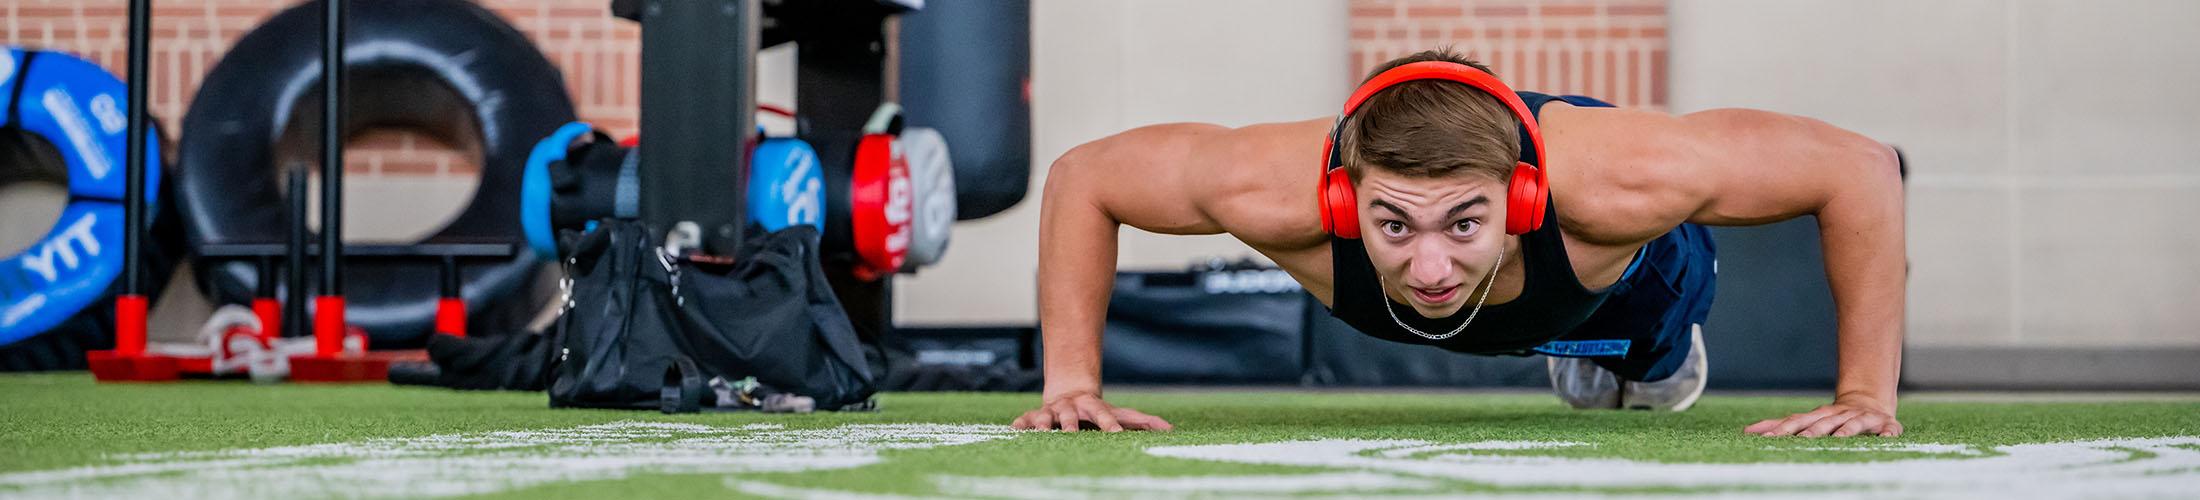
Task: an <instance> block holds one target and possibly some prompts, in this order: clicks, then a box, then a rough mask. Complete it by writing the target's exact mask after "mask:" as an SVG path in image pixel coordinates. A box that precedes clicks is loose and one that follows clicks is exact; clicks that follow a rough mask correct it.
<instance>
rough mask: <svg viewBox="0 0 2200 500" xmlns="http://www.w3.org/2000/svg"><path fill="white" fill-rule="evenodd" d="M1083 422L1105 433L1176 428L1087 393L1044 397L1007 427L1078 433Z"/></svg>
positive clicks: (1154, 417) (1158, 419)
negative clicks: (1033, 408) (1038, 403)
mask: <svg viewBox="0 0 2200 500" xmlns="http://www.w3.org/2000/svg"><path fill="white" fill-rule="evenodd" d="M1082 422H1091V423H1092V425H1093V426H1094V427H1096V428H1098V429H1100V430H1102V431H1107V432H1122V431H1124V430H1134V431H1166V430H1171V429H1175V428H1176V426H1173V425H1169V422H1168V421H1165V420H1162V419H1161V417H1156V416H1153V415H1147V414H1144V413H1139V412H1138V410H1133V409H1130V408H1122V407H1118V406H1115V405H1111V404H1108V402H1107V401H1101V400H1100V396H1099V395H1097V394H1093V393H1090V392H1073V393H1069V394H1063V395H1061V396H1057V397H1051V398H1047V401H1046V402H1045V403H1044V404H1041V405H1039V409H1036V410H1031V411H1027V412H1024V416H1021V417H1016V423H1013V424H1010V426H1012V427H1015V428H1018V429H1039V430H1050V429H1057V428H1059V429H1061V431H1062V432H1077V428H1078V427H1079V426H1080V425H1082V424H1081V423H1082Z"/></svg>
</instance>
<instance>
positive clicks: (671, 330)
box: [549, 219, 877, 413]
mask: <svg viewBox="0 0 2200 500" xmlns="http://www.w3.org/2000/svg"><path fill="white" fill-rule="evenodd" d="M748 231H749V234H748V237H746V238H744V240H745V241H744V243H743V244H744V245H745V248H744V249H743V251H742V252H741V253H740V255H742V257H741V258H740V259H739V260H737V261H736V260H730V259H728V260H719V259H715V258H712V257H708V256H699V255H695V254H687V255H674V254H672V253H671V252H667V251H666V250H664V248H665V247H664V245H662V243H661V240H659V239H658V238H653V237H650V236H649V235H653V234H665V233H664V232H663V231H660V230H656V229H655V228H650V227H648V226H646V225H644V224H642V223H639V222H635V221H628V220H619V219H603V220H600V221H599V223H598V225H597V227H596V228H595V229H594V230H592V231H589V232H586V233H577V232H572V231H567V232H566V233H565V235H564V238H565V239H566V240H567V243H566V244H565V245H564V246H565V247H566V248H567V249H568V250H567V254H566V255H567V258H566V260H565V261H563V262H561V263H560V264H561V265H563V266H564V267H565V269H566V275H567V276H568V278H567V279H568V280H569V281H568V285H567V290H568V295H567V299H566V302H565V308H566V310H565V313H564V315H563V316H562V317H560V318H559V320H558V322H557V324H556V325H555V326H554V327H553V328H552V335H553V337H552V338H553V340H552V344H553V345H554V346H555V347H554V348H553V349H552V350H551V357H552V358H551V367H552V368H551V370H550V372H551V374H552V375H551V376H552V380H551V382H550V384H549V387H550V406H552V407H586V408H626V409H652V408H654V409H659V410H663V411H665V412H667V413H675V412H693V411H700V410H704V409H743V408H757V407H758V406H759V405H758V404H756V400H761V399H765V398H766V397H771V396H774V395H796V396H801V397H807V398H809V399H810V400H812V401H814V406H812V407H814V408H815V409H820V410H852V409H867V408H870V407H871V403H870V399H871V395H872V394H873V393H875V392H876V391H877V389H876V387H877V382H876V378H875V377H874V376H873V370H872V368H871V366H870V365H869V364H868V362H867V361H866V357H865V356H864V353H863V351H862V347H861V345H859V344H858V342H857V339H856V333H855V328H854V327H853V326H851V325H850V324H849V322H848V316H847V313H846V312H845V311H843V310H842V309H841V306H840V301H839V300H838V299H836V298H834V296H833V291H832V287H831V286H830V285H828V284H827V283H826V281H825V271H824V269H823V268H822V267H820V265H819V263H818V259H817V251H818V249H817V243H816V241H817V238H818V236H817V232H816V230H814V229H811V228H810V227H808V226H793V227H789V228H786V229H782V230H779V231H774V232H768V233H767V232H764V231H763V229H762V228H761V227H758V226H756V225H754V224H750V225H749V230H748ZM752 377H753V379H754V382H755V384H754V385H748V384H744V383H742V382H741V381H744V380H745V379H749V378H752ZM762 406H764V408H763V409H767V410H770V409H771V408H770V405H762Z"/></svg>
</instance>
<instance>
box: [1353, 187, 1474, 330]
mask: <svg viewBox="0 0 2200 500" xmlns="http://www.w3.org/2000/svg"><path fill="white" fill-rule="evenodd" d="M1354 192H1355V193H1356V194H1357V195H1358V197H1357V199H1358V201H1359V203H1360V207H1359V212H1360V238H1361V241H1362V242H1364V243H1365V244H1366V246H1367V256H1368V259H1369V260H1372V261H1374V263H1375V272H1376V273H1377V274H1380V275H1381V276H1382V278H1383V281H1384V283H1385V284H1386V285H1387V286H1385V287H1384V290H1383V293H1384V294H1386V295H1389V296H1390V299H1391V300H1396V301H1399V302H1401V303H1404V304H1407V305H1411V306H1413V309H1414V310H1415V311H1416V312H1419V313H1421V316H1423V317H1428V318H1443V317H1449V316H1451V315H1452V314H1454V313H1457V312H1459V309H1460V307H1461V306H1464V305H1466V303H1467V300H1468V299H1469V296H1470V295H1473V293H1474V292H1475V288H1476V287H1478V286H1481V284H1482V283H1481V280H1482V279H1483V277H1484V276H1486V275H1487V273H1488V272H1489V271H1490V265H1491V264H1492V263H1493V260H1495V259H1496V258H1497V252H1499V251H1501V250H1502V249H1503V248H1504V245H1505V225H1504V222H1503V221H1504V220H1505V185H1504V184H1503V183H1499V182H1497V181H1496V180H1495V179H1489V178H1484V177H1481V176H1476V175H1455V176H1449V177H1442V178H1410V177H1404V176H1400V175H1397V174H1393V173H1390V172H1387V171H1384V170H1383V169H1379V168H1368V169H1364V170H1362V171H1361V175H1360V183H1359V186H1357V187H1356V188H1355V189H1354Z"/></svg>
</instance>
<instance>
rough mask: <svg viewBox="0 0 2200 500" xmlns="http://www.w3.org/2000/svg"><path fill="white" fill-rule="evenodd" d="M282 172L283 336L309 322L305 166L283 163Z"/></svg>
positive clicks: (303, 330)
mask: <svg viewBox="0 0 2200 500" xmlns="http://www.w3.org/2000/svg"><path fill="white" fill-rule="evenodd" d="M283 173H284V174H285V175H288V176H289V178H288V180H289V181H290V182H289V184H290V217H288V218H286V219H287V220H288V221H290V243H289V244H288V245H285V246H284V247H283V251H284V255H285V257H284V259H283V279H284V280H285V281H284V283H286V284H287V285H286V288H289V290H285V291H284V292H283V324H282V329H283V334H282V335H283V336H284V337H304V336H306V335H308V334H309V333H310V332H308V331H307V330H306V328H308V325H311V324H312V323H311V322H309V321H307V319H306V297H311V296H313V295H312V294H309V293H306V276H307V274H306V272H307V271H306V269H307V267H306V255H307V253H306V241H307V240H309V239H310V237H309V236H308V235H307V234H306V233H307V231H306V189H308V187H307V186H308V185H307V184H306V169H305V166H303V165H286V166H285V167H284V168H283Z"/></svg>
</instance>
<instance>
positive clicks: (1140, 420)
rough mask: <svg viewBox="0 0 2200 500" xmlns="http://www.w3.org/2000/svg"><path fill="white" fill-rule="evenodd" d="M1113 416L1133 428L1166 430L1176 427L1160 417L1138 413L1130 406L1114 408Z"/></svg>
mask: <svg viewBox="0 0 2200 500" xmlns="http://www.w3.org/2000/svg"><path fill="white" fill-rule="evenodd" d="M1115 417H1116V418H1117V419H1120V420H1121V421H1122V422H1123V423H1124V424H1125V425H1126V426H1128V427H1130V428H1133V429H1143V430H1150V431H1166V430H1172V429H1175V428H1176V426H1173V425H1169V422H1168V421H1166V420H1162V419H1161V417H1156V416H1153V415H1147V414H1144V413H1139V412H1138V410H1133V409H1130V408H1116V409H1115Z"/></svg>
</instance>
